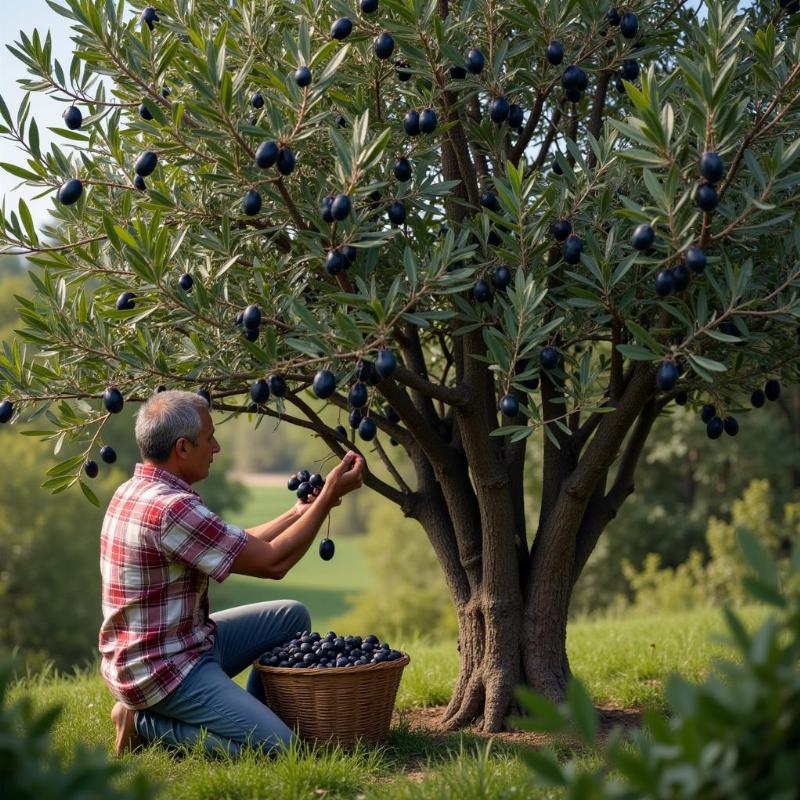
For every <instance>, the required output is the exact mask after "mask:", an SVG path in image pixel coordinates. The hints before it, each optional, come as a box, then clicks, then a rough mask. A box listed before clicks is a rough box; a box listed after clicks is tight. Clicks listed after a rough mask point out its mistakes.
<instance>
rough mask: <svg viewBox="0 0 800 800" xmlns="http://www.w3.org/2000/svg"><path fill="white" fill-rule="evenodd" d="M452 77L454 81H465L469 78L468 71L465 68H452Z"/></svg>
mask: <svg viewBox="0 0 800 800" xmlns="http://www.w3.org/2000/svg"><path fill="white" fill-rule="evenodd" d="M450 77H451V78H452V79H453V80H454V81H463V80H464V78H466V77H467V70H466V69H465V68H464V67H459V66H453V67H450Z"/></svg>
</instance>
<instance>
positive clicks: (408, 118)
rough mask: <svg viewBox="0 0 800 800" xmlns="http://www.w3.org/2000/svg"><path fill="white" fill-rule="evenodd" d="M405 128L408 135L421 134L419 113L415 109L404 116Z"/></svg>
mask: <svg viewBox="0 0 800 800" xmlns="http://www.w3.org/2000/svg"><path fill="white" fill-rule="evenodd" d="M403 130H404V131H405V132H406V135H408V136H418V135H419V114H418V113H417V112H416V111H414V110H413V109H412V110H411V111H408V112H407V113H406V115H405V117H403Z"/></svg>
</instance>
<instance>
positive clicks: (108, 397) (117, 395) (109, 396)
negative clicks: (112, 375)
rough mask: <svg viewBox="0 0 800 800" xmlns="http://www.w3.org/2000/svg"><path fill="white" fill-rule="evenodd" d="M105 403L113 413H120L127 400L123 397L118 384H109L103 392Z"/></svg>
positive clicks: (107, 408)
mask: <svg viewBox="0 0 800 800" xmlns="http://www.w3.org/2000/svg"><path fill="white" fill-rule="evenodd" d="M103 405H104V406H105V407H106V411H108V412H109V413H111V414H119V412H120V411H122V406H123V405H125V401H124V400H123V399H122V392H120V390H119V389H117V387H116V386H108V387H106V390H105V391H104V392H103Z"/></svg>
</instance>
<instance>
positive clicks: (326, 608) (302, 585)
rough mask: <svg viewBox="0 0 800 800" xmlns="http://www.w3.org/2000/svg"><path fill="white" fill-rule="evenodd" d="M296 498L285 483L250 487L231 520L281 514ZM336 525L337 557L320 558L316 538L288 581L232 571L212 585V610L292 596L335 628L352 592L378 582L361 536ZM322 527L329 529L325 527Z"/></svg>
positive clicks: (323, 627)
mask: <svg viewBox="0 0 800 800" xmlns="http://www.w3.org/2000/svg"><path fill="white" fill-rule="evenodd" d="M292 503H293V496H292V494H291V493H290V492H288V491H287V490H286V489H285V488H282V487H269V486H260V487H249V499H248V501H247V504H246V505H245V507H244V508H243V509H242V510H241V511H238V512H236V513H231V514H228V515H226V519H227V520H228V521H229V522H232V523H233V524H235V525H240V526H242V527H250V526H253V525H256V524H259V523H262V522H266V521H267V520H270V519H275V517H278V516H280V515H281V514H282V513H283V512H284V511H286V509H287V508H289V507H290V506H291V505H292ZM335 524H336V521H335V519H334V520H333V523H332V525H331V538H332V539H333V541H334V543H335V544H336V554H335V556H334V557H333V559H332V560H331V561H323V560H322V559H321V558H320V557H319V553H318V550H317V547H318V545H317V544H316V543H315V544H313V545H312V546H311V548H310V549H309V551H308V552H307V553H306V554H305V556H304V557H303V558H302V560H301V561H300V562H299V563H298V564H296V565H295V567H294V568H293V569H292V570H291V572H289V574H288V575H287V576H286V577H285V578H284V579H283V580H282V581H269V580H262V579H261V578H250V577H248V576H246V575H231V576H230V577H229V578H228V579H227V580H225V581H223V582H222V583H221V584H215V583H213V581H212V585H211V587H210V589H209V600H210V603H211V610H212V611H218V610H220V609H223V608H231V607H232V606H240V605H246V604H247V603H257V602H260V601H262V600H281V599H283V598H287V597H291V598H292V599H294V600H300V601H301V602H302V603H305V605H306V607H307V608H308V610H309V611H310V613H311V620H312V624H313V626H314V628H315V629H316V630H320V631H327V630H329V628H330V620H331V619H333V618H334V617H337V616H339V615H340V614H343V613H344V612H345V611H346V610H347V607H348V606H347V602H346V600H345V597H346V595H348V594H351V593H356V592H360V591H363V590H364V589H366V588H368V587H369V586H370V585H371V583H372V576H371V575H370V573H369V571H368V570H367V568H366V563H365V561H364V556H363V554H362V553H361V550H360V548H359V539H358V538H355V537H347V536H337V535H336V528H335ZM322 532H323V533H324V532H325V528H324V527H323V529H322Z"/></svg>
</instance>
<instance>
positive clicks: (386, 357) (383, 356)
mask: <svg viewBox="0 0 800 800" xmlns="http://www.w3.org/2000/svg"><path fill="white" fill-rule="evenodd" d="M396 369H397V356H395V354H394V353H393V352H392V351H391V350H389V349H388V348H383V349H382V350H378V357H377V358H376V359H375V370H376V372H377V373H378V375H380V377H381V378H389V377H391V375H392V373H393V372H394V371H395V370H396Z"/></svg>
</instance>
